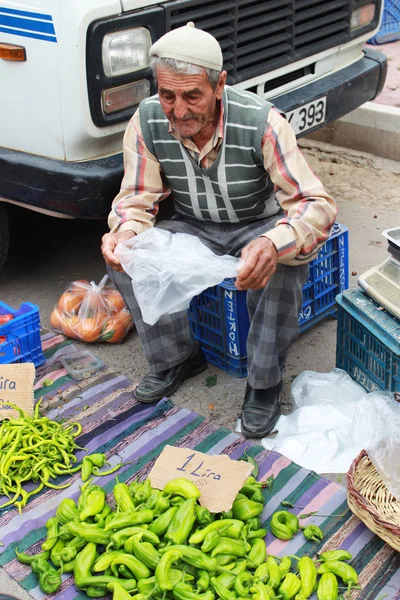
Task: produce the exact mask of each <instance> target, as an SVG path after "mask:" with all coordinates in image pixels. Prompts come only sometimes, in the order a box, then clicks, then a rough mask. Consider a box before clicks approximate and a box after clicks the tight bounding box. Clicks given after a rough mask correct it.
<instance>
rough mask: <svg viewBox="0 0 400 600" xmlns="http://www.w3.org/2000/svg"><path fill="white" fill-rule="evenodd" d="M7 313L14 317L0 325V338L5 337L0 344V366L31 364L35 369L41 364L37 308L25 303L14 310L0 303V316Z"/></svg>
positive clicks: (42, 361) (41, 355)
mask: <svg viewBox="0 0 400 600" xmlns="http://www.w3.org/2000/svg"><path fill="white" fill-rule="evenodd" d="M8 313H10V314H12V315H14V319H12V320H11V321H8V323H4V325H0V336H5V337H6V341H5V342H3V344H0V364H9V363H22V362H33V364H34V365H35V367H38V366H39V365H41V364H43V363H44V361H45V357H44V356H43V351H42V343H41V340H40V318H39V308H38V307H37V306H35V305H34V304H31V303H30V302H25V303H24V304H22V305H21V307H20V308H19V309H18V310H14V309H13V308H11V307H10V306H7V304H4V302H0V315H5V314H8Z"/></svg>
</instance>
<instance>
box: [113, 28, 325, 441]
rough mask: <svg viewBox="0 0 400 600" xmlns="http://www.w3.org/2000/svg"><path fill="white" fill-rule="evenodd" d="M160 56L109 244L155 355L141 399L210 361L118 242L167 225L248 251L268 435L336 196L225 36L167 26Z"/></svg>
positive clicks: (243, 279) (254, 351) (131, 141)
mask: <svg viewBox="0 0 400 600" xmlns="http://www.w3.org/2000/svg"><path fill="white" fill-rule="evenodd" d="M150 56H151V67H152V69H153V73H154V76H155V79H156V81H157V85H158V94H157V95H155V96H153V97H151V98H147V99H146V100H143V101H142V102H141V104H140V106H139V109H138V110H137V112H136V113H135V115H134V116H133V117H132V119H131V121H130V123H129V125H128V127H127V130H126V133H125V138H124V162H125V175H124V179H123V182H122V186H121V191H120V193H119V194H118V196H117V197H116V198H115V200H114V202H113V205H112V211H111V213H110V216H109V225H110V229H111V232H110V233H108V234H106V235H104V237H103V244H102V252H103V255H104V258H105V260H106V263H107V264H108V267H109V268H108V270H109V273H110V275H111V277H112V279H113V280H114V282H115V284H116V286H117V287H118V288H119V290H120V291H121V293H122V294H123V296H124V297H125V300H126V302H127V305H128V306H129V309H130V310H131V312H132V315H133V318H134V321H135V324H136V327H137V331H138V333H139V336H140V339H141V342H142V345H143V349H144V352H145V355H146V358H147V360H148V362H149V365H150V373H149V374H148V375H146V376H145V377H144V379H143V380H142V381H141V383H140V384H139V386H138V387H137V389H136V398H137V399H138V400H139V401H140V402H147V403H150V402H156V401H158V400H160V399H161V398H162V397H163V396H170V395H171V394H173V393H174V392H175V391H176V390H177V389H178V387H179V386H180V384H181V383H182V382H183V381H184V380H185V379H187V378H188V377H192V376H193V375H196V374H198V373H200V372H201V371H203V370H204V369H205V368H206V360H205V357H204V355H203V353H202V351H201V349H200V347H199V345H198V343H197V342H196V341H195V339H194V337H193V335H192V333H191V331H190V328H189V321H188V317H187V313H185V312H183V313H182V312H180V313H176V314H172V315H165V316H163V317H162V318H161V319H160V320H159V321H158V322H157V323H156V324H155V325H153V326H149V325H147V324H146V323H144V322H143V320H142V318H141V313H140V310H139V308H138V305H137V302H136V300H135V297H134V295H133V291H132V285H131V281H130V279H129V277H128V276H127V275H126V274H125V273H124V272H123V271H122V268H121V264H120V262H119V260H118V258H117V257H116V255H115V254H114V250H115V247H116V246H117V244H118V243H119V242H122V241H124V240H127V239H128V238H130V237H131V236H133V235H137V234H140V233H141V232H142V231H144V230H145V229H147V228H148V227H152V226H156V227H161V228H163V229H166V230H168V231H170V232H174V233H177V232H180V233H188V234H191V235H195V236H198V237H199V238H200V240H201V241H202V242H203V243H204V244H206V245H207V246H208V247H209V248H211V249H212V250H213V251H214V252H215V253H216V254H230V255H233V256H237V257H239V256H240V257H241V258H242V259H243V261H244V264H243V267H242V269H241V271H240V273H239V275H238V277H237V280H236V287H237V289H238V290H247V306H248V311H249V316H250V322H251V325H250V331H249V335H248V340H247V352H248V381H247V387H246V393H245V398H244V402H243V407H242V411H241V415H240V416H241V424H242V431H243V433H244V434H245V435H247V436H250V437H262V436H264V435H266V434H268V433H269V432H270V431H272V429H273V427H274V425H275V423H276V421H277V419H278V417H279V415H280V395H281V389H282V370H283V368H284V365H285V360H286V356H287V352H288V349H289V346H290V344H291V342H292V341H293V340H294V339H295V338H296V337H297V335H298V313H299V311H300V309H301V306H302V287H303V285H304V283H305V282H306V279H307V273H308V268H307V263H308V262H309V261H310V260H312V259H313V258H314V257H315V256H316V254H317V252H318V249H319V247H320V246H321V245H322V244H323V243H324V241H325V240H326V239H327V237H328V236H329V232H330V229H331V226H332V224H333V223H334V220H335V216H336V206H335V203H334V201H333V200H332V198H331V197H330V196H329V195H328V194H327V193H326V192H325V190H324V188H323V186H322V185H321V183H320V181H319V180H318V179H317V178H316V177H315V175H314V174H313V173H312V171H311V170H310V168H309V167H308V165H307V163H306V161H305V160H304V158H303V156H302V154H301V153H300V151H299V149H298V147H297V144H296V138H295V135H294V133H293V130H292V129H291V127H290V125H289V124H288V123H287V121H286V120H285V118H284V117H283V116H281V114H280V113H279V112H278V111H277V110H276V109H275V108H274V107H273V105H272V104H270V103H269V102H266V101H264V100H262V99H261V98H260V97H258V96H256V95H254V94H252V93H250V92H247V91H242V90H238V89H235V88H231V87H229V86H227V85H226V72H225V71H221V69H222V53H221V48H220V46H219V44H218V42H217V40H216V39H215V38H214V37H212V36H211V35H210V34H208V33H206V32H205V31H202V30H200V29H195V28H194V25H193V23H188V24H187V25H186V26H184V27H180V28H179V29H176V30H174V31H170V32H169V33H167V34H166V35H164V36H163V37H161V38H160V39H159V40H158V41H157V42H156V43H155V44H154V45H153V46H152V47H151V50H150ZM166 199H167V200H166ZM160 202H170V203H173V208H174V213H175V214H174V215H173V216H172V218H171V219H169V220H161V221H157V222H156V217H157V212H158V207H159V203H160Z"/></svg>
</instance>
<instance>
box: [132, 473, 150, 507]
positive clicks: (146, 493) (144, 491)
mask: <svg viewBox="0 0 400 600" xmlns="http://www.w3.org/2000/svg"><path fill="white" fill-rule="evenodd" d="M151 492H152V487H151V482H150V479H145V481H143V482H142V483H139V484H138V485H137V486H136V488H135V493H134V494H133V499H134V500H135V502H136V503H137V504H141V503H142V502H146V500H148V499H149V498H150V494H151Z"/></svg>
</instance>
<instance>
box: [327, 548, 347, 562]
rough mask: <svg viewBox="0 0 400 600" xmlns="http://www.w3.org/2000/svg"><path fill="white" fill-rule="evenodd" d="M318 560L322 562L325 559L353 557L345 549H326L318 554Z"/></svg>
mask: <svg viewBox="0 0 400 600" xmlns="http://www.w3.org/2000/svg"><path fill="white" fill-rule="evenodd" d="M318 558H319V560H322V561H323V562H325V561H327V560H351V559H352V558H353V557H352V555H351V554H350V552H347V550H340V549H339V550H327V551H326V552H322V554H320V555H319V557H318Z"/></svg>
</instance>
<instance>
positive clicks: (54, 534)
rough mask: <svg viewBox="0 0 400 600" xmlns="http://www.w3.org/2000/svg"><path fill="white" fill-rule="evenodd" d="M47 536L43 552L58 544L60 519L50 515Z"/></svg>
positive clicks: (47, 523)
mask: <svg viewBox="0 0 400 600" xmlns="http://www.w3.org/2000/svg"><path fill="white" fill-rule="evenodd" d="M46 529H47V538H46V540H45V541H44V542H43V544H42V550H43V552H47V551H48V550H51V549H52V548H53V546H55V545H56V542H57V539H58V519H57V517H50V519H48V520H47V522H46Z"/></svg>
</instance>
